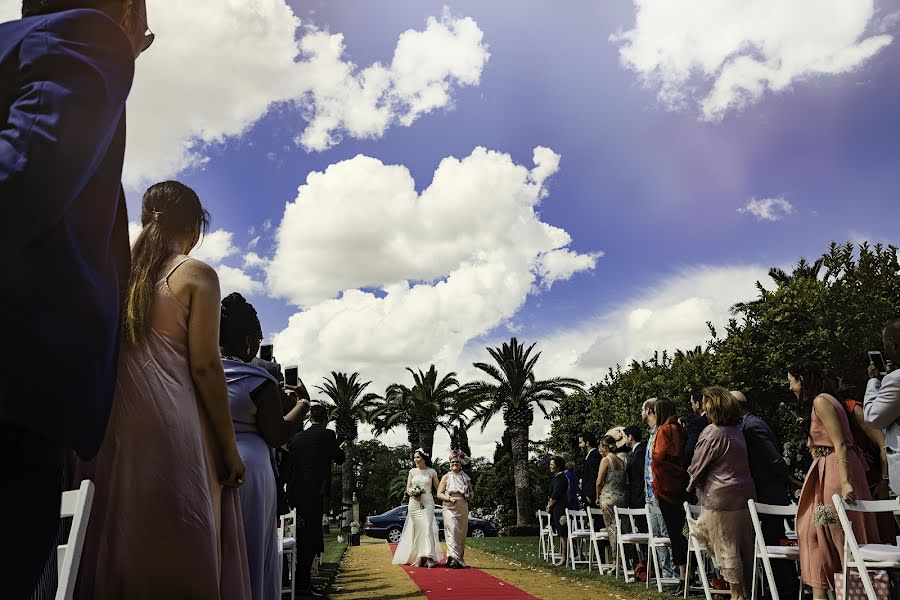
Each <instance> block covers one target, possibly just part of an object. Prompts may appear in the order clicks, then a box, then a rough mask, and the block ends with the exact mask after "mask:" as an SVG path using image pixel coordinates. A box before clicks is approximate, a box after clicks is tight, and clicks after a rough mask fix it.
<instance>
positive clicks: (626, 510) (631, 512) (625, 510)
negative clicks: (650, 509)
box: [615, 506, 659, 516]
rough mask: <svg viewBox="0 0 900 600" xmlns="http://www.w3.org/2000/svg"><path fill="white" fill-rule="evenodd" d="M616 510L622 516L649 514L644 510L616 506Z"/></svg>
mask: <svg viewBox="0 0 900 600" xmlns="http://www.w3.org/2000/svg"><path fill="white" fill-rule="evenodd" d="M615 509H616V510H617V511H619V514H620V515H634V516H646V514H647V513H645V512H644V509H643V508H622V507H621V506H616V507H615ZM657 510H659V509H657Z"/></svg>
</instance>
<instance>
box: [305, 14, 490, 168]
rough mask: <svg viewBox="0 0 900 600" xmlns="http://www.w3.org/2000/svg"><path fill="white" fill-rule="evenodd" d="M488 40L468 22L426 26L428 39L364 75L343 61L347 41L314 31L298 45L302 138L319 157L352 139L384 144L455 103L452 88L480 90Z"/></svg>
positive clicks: (408, 43) (412, 38) (415, 40)
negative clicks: (397, 130) (390, 132)
mask: <svg viewBox="0 0 900 600" xmlns="http://www.w3.org/2000/svg"><path fill="white" fill-rule="evenodd" d="M482 38H483V33H482V31H481V30H480V29H479V28H478V25H477V24H476V23H475V21H473V20H472V19H470V18H456V17H453V16H452V15H451V14H450V12H449V10H447V9H445V10H444V14H443V16H442V17H441V19H436V18H433V17H431V18H429V19H428V20H427V22H426V24H425V29H424V31H415V30H408V31H405V32H403V33H402V34H401V35H400V37H399V39H398V40H397V45H396V47H395V49H394V56H393V60H392V61H391V64H390V65H388V66H385V65H382V64H381V63H378V62H376V63H374V64H372V65H370V66H368V67H366V68H363V69H360V68H359V67H358V66H357V65H355V64H354V63H352V62H350V61H348V60H347V59H345V57H344V51H345V46H344V37H343V35H341V34H329V33H327V32H324V31H317V30H311V31H310V32H309V33H308V34H307V35H305V36H304V37H303V39H302V40H301V41H300V48H301V51H302V55H303V58H304V60H303V61H302V62H301V63H300V64H299V67H298V68H299V71H300V73H301V76H300V78H301V79H302V81H303V82H304V83H305V85H306V86H307V87H306V88H305V89H304V90H303V93H302V95H301V97H300V104H301V106H302V107H303V108H304V110H305V111H306V112H307V113H308V115H309V117H310V118H309V121H310V122H309V126H308V127H307V128H306V130H305V131H304V132H303V133H302V135H300V136H299V137H298V142H299V143H300V144H301V145H302V146H303V147H304V148H306V149H307V150H314V151H321V150H326V149H328V148H330V147H331V146H334V145H335V144H337V143H338V142H340V139H341V135H342V134H344V133H346V134H347V135H350V136H351V137H354V138H379V137H381V136H382V135H384V132H385V130H387V128H388V127H390V126H391V125H394V124H399V125H402V126H404V127H409V126H410V125H411V124H412V123H413V122H415V121H416V120H417V119H418V118H419V117H420V116H422V115H424V114H427V113H429V112H432V111H433V110H435V109H439V108H445V107H447V106H449V105H450V104H451V102H452V88H453V86H454V85H458V86H466V85H477V84H478V82H479V80H480V79H481V72H482V69H483V68H484V64H485V62H486V61H487V59H488V57H489V54H488V52H487V47H486V46H485V45H484V44H483V42H482Z"/></svg>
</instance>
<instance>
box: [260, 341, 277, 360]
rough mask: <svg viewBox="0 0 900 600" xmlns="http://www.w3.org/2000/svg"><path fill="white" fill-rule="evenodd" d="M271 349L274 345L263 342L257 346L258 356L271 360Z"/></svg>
mask: <svg viewBox="0 0 900 600" xmlns="http://www.w3.org/2000/svg"><path fill="white" fill-rule="evenodd" d="M273 350H274V346H273V345H272V344H263V345H262V346H260V347H259V357H260V358H261V359H263V360H267V361H269V362H271V361H272V352H273Z"/></svg>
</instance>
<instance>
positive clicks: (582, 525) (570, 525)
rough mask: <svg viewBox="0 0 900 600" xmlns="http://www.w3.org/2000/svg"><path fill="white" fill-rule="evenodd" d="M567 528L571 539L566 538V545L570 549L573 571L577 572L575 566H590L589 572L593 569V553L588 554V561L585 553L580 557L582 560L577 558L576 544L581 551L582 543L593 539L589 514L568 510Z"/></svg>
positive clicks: (570, 562) (570, 561)
mask: <svg viewBox="0 0 900 600" xmlns="http://www.w3.org/2000/svg"><path fill="white" fill-rule="evenodd" d="M566 528H567V529H568V533H569V537H568V538H566V543H567V544H568V548H569V564H570V565H572V570H573V571H574V570H575V565H584V564H586V565H587V566H588V570H590V568H591V553H590V550H589V551H588V553H587V560H585V559H584V558H583V556H584V553H583V552H581V553H580V555H581V556H582V558H576V557H575V542H578V544H579V549H580V547H581V542H582V541H590V539H591V530H590V529H589V528H588V516H587V512H586V511H583V510H571V509H568V508H567V509H566Z"/></svg>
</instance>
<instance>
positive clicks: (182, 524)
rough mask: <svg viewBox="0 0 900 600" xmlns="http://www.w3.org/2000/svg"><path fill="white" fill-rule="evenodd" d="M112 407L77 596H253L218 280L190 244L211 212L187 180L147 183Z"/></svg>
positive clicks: (84, 471) (91, 471) (89, 468)
mask: <svg viewBox="0 0 900 600" xmlns="http://www.w3.org/2000/svg"><path fill="white" fill-rule="evenodd" d="M141 223H142V224H143V226H144V227H143V230H142V231H141V234H140V236H139V237H138V239H137V241H135V243H134V247H133V248H132V266H131V281H130V283H129V288H128V293H127V297H126V302H125V313H124V320H123V333H122V338H123V339H122V350H121V353H120V355H119V374H118V381H117V384H116V396H115V400H114V401H113V407H112V415H111V417H110V420H109V426H108V428H107V431H106V437H105V438H104V441H103V445H102V447H101V449H100V452H99V454H98V455H97V457H96V459H95V460H94V461H93V462H92V463H90V464H83V465H80V466H79V475H80V478H83V479H92V480H93V481H94V484H95V486H96V493H95V495H94V505H93V508H92V509H91V518H90V523H89V525H88V534H87V539H86V542H85V546H84V551H83V555H82V559H81V569H80V578H81V581H80V590H79V596H80V597H81V598H90V599H97V600H103V599H104V598H129V599H135V598H136V599H142V598H147V599H151V598H152V599H159V598H228V599H235V600H238V599H245V598H249V597H250V585H249V576H248V570H247V554H246V548H245V545H244V531H243V525H242V521H241V509H240V500H239V496H238V490H237V486H239V485H240V484H241V483H242V482H243V477H244V470H245V469H244V464H243V462H242V461H241V457H240V454H239V453H238V450H237V445H236V442H235V435H234V429H233V427H232V424H231V414H230V411H229V405H228V394H227V392H226V389H225V374H224V371H223V370H222V362H221V359H220V358H219V299H220V294H219V281H218V278H217V277H216V273H215V271H213V269H212V268H210V267H208V266H207V265H205V264H203V263H202V262H200V261H197V260H193V259H191V258H189V257H188V256H187V254H188V253H189V252H190V251H191V249H192V248H193V247H194V246H195V245H196V244H197V242H198V240H199V239H200V234H201V232H202V231H204V230H205V229H206V227H207V223H208V215H207V213H206V211H205V210H203V207H202V206H201V205H200V199H199V198H198V197H197V194H195V193H194V191H193V190H191V189H190V188H188V187H186V186H184V185H182V184H180V183H177V182H165V183H158V184H156V185H154V186H152V187H151V188H150V189H148V190H147V192H146V193H145V194H144V200H143V209H142V211H141Z"/></svg>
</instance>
